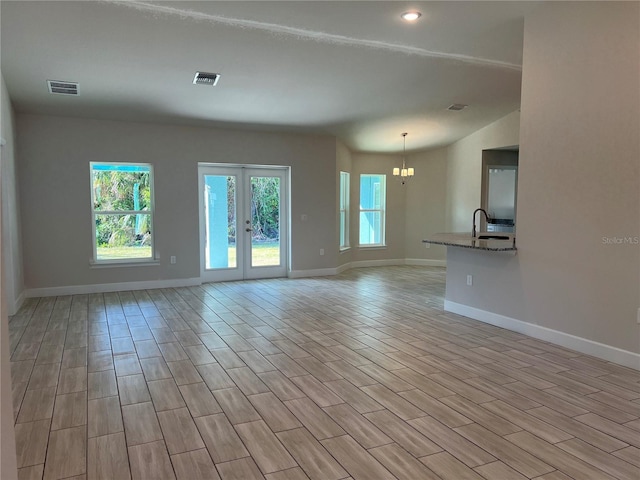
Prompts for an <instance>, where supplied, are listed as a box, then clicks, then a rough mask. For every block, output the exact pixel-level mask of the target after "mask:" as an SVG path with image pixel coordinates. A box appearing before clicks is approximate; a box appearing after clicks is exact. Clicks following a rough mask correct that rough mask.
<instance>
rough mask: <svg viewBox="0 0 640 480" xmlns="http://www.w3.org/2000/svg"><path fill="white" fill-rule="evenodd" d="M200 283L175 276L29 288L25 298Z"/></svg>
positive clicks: (192, 285) (196, 279)
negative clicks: (173, 277)
mask: <svg viewBox="0 0 640 480" xmlns="http://www.w3.org/2000/svg"><path fill="white" fill-rule="evenodd" d="M201 284H202V282H201V281H200V279H199V278H177V279H174V280H146V281H141V282H119V283H98V284H93V285H69V286H62V287H44V288H30V289H28V290H26V292H25V295H26V297H27V298H31V297H54V296H59V295H86V294H89V293H105V292H119V291H123V290H149V289H154V288H175V287H194V286H197V285H201Z"/></svg>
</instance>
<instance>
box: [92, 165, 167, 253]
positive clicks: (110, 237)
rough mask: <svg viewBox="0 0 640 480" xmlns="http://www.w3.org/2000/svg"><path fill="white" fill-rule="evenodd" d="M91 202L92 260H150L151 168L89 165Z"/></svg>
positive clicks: (151, 239)
mask: <svg viewBox="0 0 640 480" xmlns="http://www.w3.org/2000/svg"><path fill="white" fill-rule="evenodd" d="M91 200H92V206H91V213H92V216H93V225H94V227H93V258H94V260H95V261H97V262H127V261H144V260H152V259H153V258H154V252H153V235H152V232H153V170H152V168H151V165H149V164H124V163H94V162H92V163H91Z"/></svg>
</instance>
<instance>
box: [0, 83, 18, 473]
mask: <svg viewBox="0 0 640 480" xmlns="http://www.w3.org/2000/svg"><path fill="white" fill-rule="evenodd" d="M0 93H1V95H2V97H1V103H0V108H1V111H0V135H1V136H2V138H3V139H5V140H6V142H7V143H6V144H5V145H4V146H3V147H0V166H1V168H0V196H1V197H2V211H0V252H2V256H1V257H0V272H1V273H2V274H1V275H0V378H1V379H2V382H0V478H2V479H3V480H4V479H7V480H13V479H15V478H18V470H17V462H16V444H15V431H14V427H13V420H14V417H13V396H12V394H11V392H12V389H11V381H10V380H11V363H10V361H9V318H8V314H9V313H13V312H9V311H8V308H7V307H8V303H7V299H6V295H7V294H8V295H15V294H16V293H17V292H18V290H17V288H19V287H20V285H21V283H20V278H21V277H20V274H19V272H20V263H16V264H13V263H12V262H13V258H14V255H16V252H14V251H12V248H11V246H12V245H13V247H14V248H15V247H16V244H14V243H13V237H14V235H17V232H18V231H19V228H17V225H16V223H15V222H16V221H17V216H15V215H12V211H13V210H14V209H15V208H16V202H15V194H14V193H12V192H15V174H14V171H15V170H14V168H13V165H14V150H13V148H14V144H15V142H14V119H13V110H12V108H11V101H10V100H9V96H8V94H7V89H6V87H5V85H4V78H2V74H1V73H0ZM6 203H8V204H9V205H5V204H6ZM9 206H11V207H12V208H6V207H9ZM17 245H19V243H18V244H17ZM17 254H18V255H19V250H18V252H17ZM16 270H17V272H18V275H16ZM13 282H16V283H15V284H13Z"/></svg>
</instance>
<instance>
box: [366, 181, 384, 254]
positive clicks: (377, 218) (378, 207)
mask: <svg viewBox="0 0 640 480" xmlns="http://www.w3.org/2000/svg"><path fill="white" fill-rule="evenodd" d="M385 206H386V175H369V174H365V175H360V245H363V246H382V245H384V220H385Z"/></svg>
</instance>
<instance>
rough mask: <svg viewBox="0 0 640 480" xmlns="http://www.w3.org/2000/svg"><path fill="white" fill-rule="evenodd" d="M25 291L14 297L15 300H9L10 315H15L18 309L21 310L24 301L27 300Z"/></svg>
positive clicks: (8, 309) (8, 310)
mask: <svg viewBox="0 0 640 480" xmlns="http://www.w3.org/2000/svg"><path fill="white" fill-rule="evenodd" d="M25 298H26V297H25V293H24V290H23V291H22V292H20V295H18V298H16V299H13V300H9V299H8V300H7V312H8V313H7V314H8V315H10V316H11V315H15V314H16V313H18V310H20V307H22V304H23V303H24V300H25Z"/></svg>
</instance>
